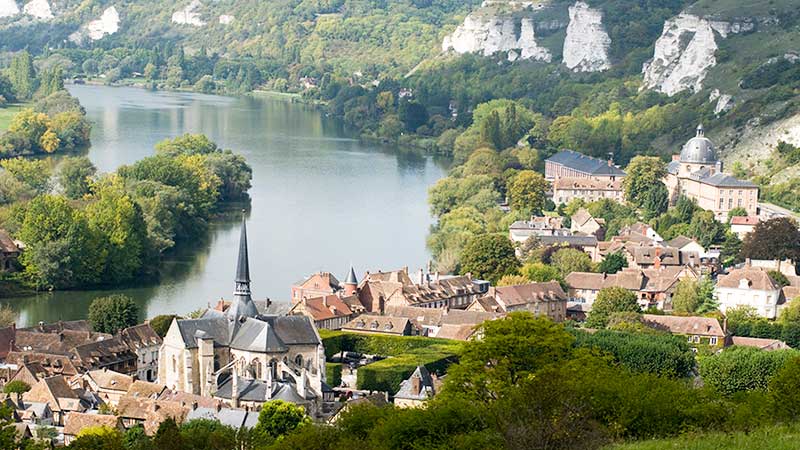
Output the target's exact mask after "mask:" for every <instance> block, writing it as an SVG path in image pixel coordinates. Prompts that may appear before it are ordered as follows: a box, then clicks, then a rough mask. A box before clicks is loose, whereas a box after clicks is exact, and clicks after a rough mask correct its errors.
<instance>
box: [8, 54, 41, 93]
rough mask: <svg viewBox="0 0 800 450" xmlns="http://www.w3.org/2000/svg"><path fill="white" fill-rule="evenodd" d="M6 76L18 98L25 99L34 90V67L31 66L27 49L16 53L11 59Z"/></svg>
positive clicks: (31, 58) (31, 62)
mask: <svg viewBox="0 0 800 450" xmlns="http://www.w3.org/2000/svg"><path fill="white" fill-rule="evenodd" d="M8 78H9V79H10V80H11V85H12V86H13V87H14V93H15V94H16V96H17V98H18V99H20V100H27V99H29V98H31V97H32V96H33V93H34V92H36V69H34V67H33V57H32V56H31V54H30V53H28V51H27V50H23V51H21V52H19V53H17V54H16V55H14V57H13V58H12V59H11V65H10V66H9V68H8Z"/></svg>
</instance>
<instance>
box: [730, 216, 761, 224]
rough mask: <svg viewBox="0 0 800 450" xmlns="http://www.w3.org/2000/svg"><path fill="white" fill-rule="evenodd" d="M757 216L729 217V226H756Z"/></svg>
mask: <svg viewBox="0 0 800 450" xmlns="http://www.w3.org/2000/svg"><path fill="white" fill-rule="evenodd" d="M758 222H759V219H758V217H757V216H736V217H731V225H758Z"/></svg>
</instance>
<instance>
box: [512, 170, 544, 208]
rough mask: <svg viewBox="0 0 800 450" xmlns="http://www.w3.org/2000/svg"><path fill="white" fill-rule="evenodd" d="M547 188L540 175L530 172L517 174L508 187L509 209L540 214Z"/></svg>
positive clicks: (525, 171) (524, 171)
mask: <svg viewBox="0 0 800 450" xmlns="http://www.w3.org/2000/svg"><path fill="white" fill-rule="evenodd" d="M549 187H550V183H548V182H547V181H546V180H545V179H544V177H543V176H542V175H541V174H539V173H537V172H534V171H532V170H523V171H521V172H519V173H518V174H517V175H516V176H515V177H514V179H513V181H512V182H511V185H510V186H509V187H508V195H509V197H510V202H511V207H512V208H513V209H516V210H519V211H524V212H526V213H539V212H541V210H542V208H544V203H545V200H546V192H547V190H548V189H549Z"/></svg>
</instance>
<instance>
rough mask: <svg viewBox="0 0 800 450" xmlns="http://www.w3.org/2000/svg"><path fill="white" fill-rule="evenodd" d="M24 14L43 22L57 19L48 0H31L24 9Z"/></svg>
mask: <svg viewBox="0 0 800 450" xmlns="http://www.w3.org/2000/svg"><path fill="white" fill-rule="evenodd" d="M22 12H24V13H25V14H27V15H29V16H33V17H36V18H37V19H43V20H47V19H52V18H53V17H55V16H54V15H53V10H52V9H50V3H49V2H48V1H47V0H31V1H30V2H28V3H26V4H25V6H23V7H22Z"/></svg>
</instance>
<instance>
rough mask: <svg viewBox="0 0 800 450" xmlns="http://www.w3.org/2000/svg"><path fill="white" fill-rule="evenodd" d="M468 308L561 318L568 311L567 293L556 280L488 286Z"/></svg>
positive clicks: (557, 320)
mask: <svg viewBox="0 0 800 450" xmlns="http://www.w3.org/2000/svg"><path fill="white" fill-rule="evenodd" d="M468 310H469V311H484V312H495V313H511V312H517V311H528V312H530V313H531V314H533V315H536V316H545V317H549V318H550V319H552V320H553V321H555V322H563V321H564V319H565V318H566V315H567V294H566V292H564V290H563V289H562V288H561V285H560V284H559V283H558V282H557V281H548V282H544V283H528V284H520V285H516V286H502V287H492V288H489V292H488V293H487V294H486V296H484V297H481V298H479V299H477V300H475V301H474V302H473V303H472V304H471V305H470V306H469V308H468Z"/></svg>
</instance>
